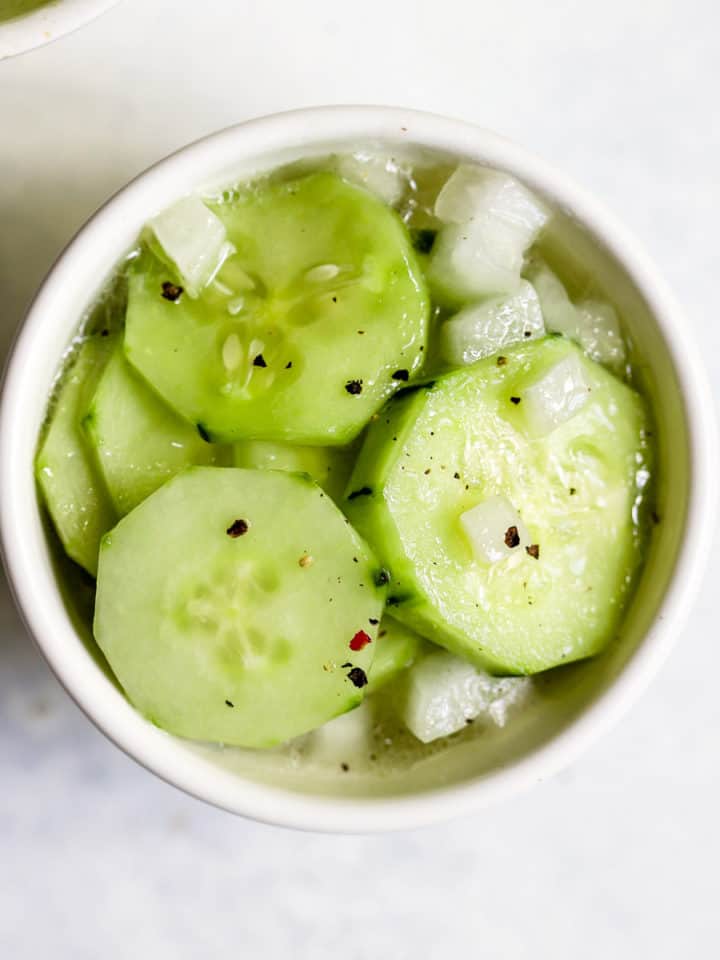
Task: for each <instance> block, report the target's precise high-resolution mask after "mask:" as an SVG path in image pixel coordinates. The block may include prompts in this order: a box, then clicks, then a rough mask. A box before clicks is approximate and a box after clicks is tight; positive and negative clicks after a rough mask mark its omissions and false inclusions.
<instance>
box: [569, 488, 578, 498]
mask: <svg viewBox="0 0 720 960" xmlns="http://www.w3.org/2000/svg"><path fill="white" fill-rule="evenodd" d="M576 493H577V487H570V496H571V497H574V496H575V494H576Z"/></svg>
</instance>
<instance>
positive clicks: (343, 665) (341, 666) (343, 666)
mask: <svg viewBox="0 0 720 960" xmlns="http://www.w3.org/2000/svg"><path fill="white" fill-rule="evenodd" d="M351 666H352V664H351V663H350V661H349V660H348V662H347V663H341V664H340V669H341V670H344V669H345V668H346V667H351Z"/></svg>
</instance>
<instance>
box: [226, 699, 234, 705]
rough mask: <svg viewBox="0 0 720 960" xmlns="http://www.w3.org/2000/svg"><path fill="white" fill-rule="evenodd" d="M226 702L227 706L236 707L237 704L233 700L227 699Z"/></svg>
mask: <svg viewBox="0 0 720 960" xmlns="http://www.w3.org/2000/svg"><path fill="white" fill-rule="evenodd" d="M225 704H226V706H228V707H234V706H235V704H234V703H233V702H232V700H226V701H225Z"/></svg>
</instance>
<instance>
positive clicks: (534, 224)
mask: <svg viewBox="0 0 720 960" xmlns="http://www.w3.org/2000/svg"><path fill="white" fill-rule="evenodd" d="M435 216H436V217H437V218H438V220H442V222H443V223H468V222H469V221H470V220H477V219H480V218H482V217H488V216H491V217H495V218H497V219H498V220H502V221H504V222H506V223H510V224H512V225H514V226H515V227H516V228H517V229H518V231H519V232H521V233H523V234H524V235H525V236H526V237H527V239H528V242H532V240H533V239H534V238H535V236H536V235H537V233H538V231H539V230H540V229H541V228H542V227H543V226H544V224H545V222H546V221H547V218H548V213H547V210H546V209H545V207H544V206H543V204H542V203H540V201H539V200H538V199H537V197H535V196H534V195H533V194H532V193H531V192H530V191H529V190H527V189H526V188H525V187H523V186H522V184H520V183H518V181H517V180H515V178H514V177H510V176H508V175H507V174H506V173H500V172H499V171H498V170H490V169H488V168H487V167H475V166H471V165H470V164H465V163H462V164H460V166H459V167H458V168H457V169H456V170H455V172H454V173H452V174H451V175H450V177H449V178H448V180H447V182H446V183H445V185H444V186H443V188H442V190H441V191H440V193H439V194H438V197H437V200H436V201H435Z"/></svg>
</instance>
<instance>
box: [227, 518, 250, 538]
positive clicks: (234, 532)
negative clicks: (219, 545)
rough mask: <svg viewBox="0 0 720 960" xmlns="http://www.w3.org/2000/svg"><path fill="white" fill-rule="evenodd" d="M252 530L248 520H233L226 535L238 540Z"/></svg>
mask: <svg viewBox="0 0 720 960" xmlns="http://www.w3.org/2000/svg"><path fill="white" fill-rule="evenodd" d="M249 529H250V524H249V523H248V522H247V520H233V522H232V523H231V524H230V526H229V527H228V528H227V530H226V531H225V533H227V535H228V536H229V537H232V538H233V540H236V539H237V538H238V537H242V536H243V535H244V534H246V533H247V532H248V530H249Z"/></svg>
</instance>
